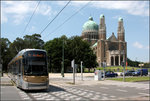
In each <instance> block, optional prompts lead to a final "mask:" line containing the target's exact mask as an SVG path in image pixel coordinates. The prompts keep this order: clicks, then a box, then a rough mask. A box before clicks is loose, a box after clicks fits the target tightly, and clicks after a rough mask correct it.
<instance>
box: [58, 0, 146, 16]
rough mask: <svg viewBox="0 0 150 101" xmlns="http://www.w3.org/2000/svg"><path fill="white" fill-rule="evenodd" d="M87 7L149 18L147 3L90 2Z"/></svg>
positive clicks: (77, 2) (81, 3)
mask: <svg viewBox="0 0 150 101" xmlns="http://www.w3.org/2000/svg"><path fill="white" fill-rule="evenodd" d="M87 2H89V1H72V2H71V5H72V6H76V7H79V6H82V5H85V4H86V3H87ZM59 4H60V3H59ZM62 4H64V3H62ZM62 4H61V5H62ZM89 6H90V7H93V8H97V9H101V8H103V9H112V10H123V11H126V12H127V13H129V14H131V15H139V16H149V2H148V1H91V3H90V4H89Z"/></svg>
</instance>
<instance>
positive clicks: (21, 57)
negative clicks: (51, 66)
mask: <svg viewBox="0 0 150 101" xmlns="http://www.w3.org/2000/svg"><path fill="white" fill-rule="evenodd" d="M8 76H9V77H10V78H11V80H12V81H13V82H14V83H15V84H16V86H17V87H19V88H21V89H24V90H41V89H45V90H47V89H48V87H49V75H48V66H47V55H46V51H45V50H41V49H23V50H21V51H20V52H19V53H18V54H17V55H16V56H15V57H14V58H13V59H12V60H11V61H10V63H9V64H8Z"/></svg>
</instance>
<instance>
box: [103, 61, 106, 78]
mask: <svg viewBox="0 0 150 101" xmlns="http://www.w3.org/2000/svg"><path fill="white" fill-rule="evenodd" d="M103 67H104V80H105V67H106V62H103Z"/></svg>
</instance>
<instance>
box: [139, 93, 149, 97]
mask: <svg viewBox="0 0 150 101" xmlns="http://www.w3.org/2000/svg"><path fill="white" fill-rule="evenodd" d="M138 94H140V95H146V96H149V94H147V93H138Z"/></svg>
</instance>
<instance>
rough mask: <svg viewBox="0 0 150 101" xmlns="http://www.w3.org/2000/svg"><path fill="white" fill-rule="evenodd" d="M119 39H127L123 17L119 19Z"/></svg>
mask: <svg viewBox="0 0 150 101" xmlns="http://www.w3.org/2000/svg"><path fill="white" fill-rule="evenodd" d="M117 33H118V40H119V41H125V37H124V34H125V31H124V26H123V19H122V18H121V17H120V18H119V21H118V32H117Z"/></svg>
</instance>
